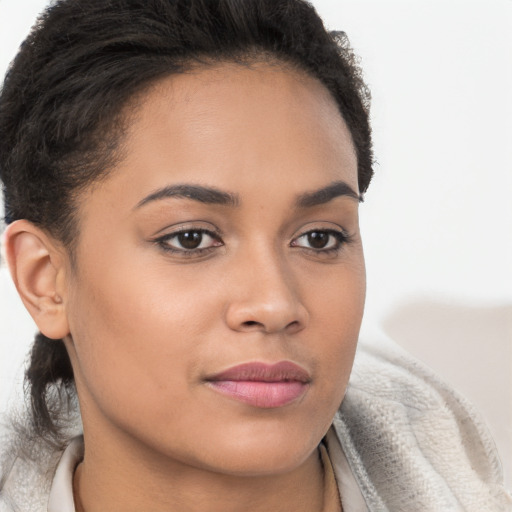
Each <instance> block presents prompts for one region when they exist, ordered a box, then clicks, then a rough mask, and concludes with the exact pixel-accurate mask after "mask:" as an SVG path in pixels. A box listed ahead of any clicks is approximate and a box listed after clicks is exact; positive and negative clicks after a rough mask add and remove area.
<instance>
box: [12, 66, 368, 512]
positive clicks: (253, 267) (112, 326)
mask: <svg viewBox="0 0 512 512" xmlns="http://www.w3.org/2000/svg"><path fill="white" fill-rule="evenodd" d="M125 148H126V155H125V158H123V160H122V161H121V162H120V163H119V164H118V165H117V166H116V167H115V168H114V170H113V171H112V172H111V174H110V175H109V177H108V178H107V179H106V180H105V181H103V182H102V183H101V184H100V185H96V186H94V187H91V188H90V189H89V190H88V191H87V192H86V193H85V194H84V196H83V197H82V198H81V201H80V205H79V218H80V239H79V242H78V249H77V254H76V257H77V262H78V263H77V265H76V269H73V268H72V267H71V265H70V261H69V257H68V255H67V252H66V251H65V249H63V248H62V247H61V246H60V245H59V244H58V243H57V242H55V241H54V240H52V239H51V238H50V237H48V236H47V235H46V234H45V233H44V232H43V231H41V230H39V229H38V228H36V227H34V226H33V225H31V224H30V223H28V222H26V221H18V222H16V223H14V224H12V225H11V226H10V227H9V229H8V231H7V238H6V240H7V252H8V256H9V264H10V268H11V272H12V274H13V277H14V280H15V283H16V284H17V287H18V290H19V291H20V294H21V296H22V298H23V300H24V302H25V304H26V306H27V308H28V309H29V311H30V312H31V313H32V316H33V317H34V319H35V320H36V322H37V324H38V326H39V328H40V329H41V331H42V332H43V333H45V334H46V335H47V336H50V337H53V338H64V339H65V342H66V347H67V349H68V351H69V354H70V357H71V361H72V364H73V369H74V372H75V379H76V385H77V390H78V395H79V400H80V405H81V411H82V416H83V422H84V435H85V446H86V451H85V459H84V462H83V463H82V464H81V465H80V466H79V469H78V470H77V472H76V475H75V489H76V500H77V506H78V509H79V510H85V511H87V512H95V511H104V510H109V511H124V512H129V511H140V510H151V511H155V512H156V511H162V512H163V511H180V512H184V511H191V512H192V511H205V510H208V511H212V512H213V511H223V512H230V511H237V512H241V511H253V512H256V511H268V510H274V511H280V510H283V511H285V510H286V511H288V510H294V511H298V512H300V511H304V512H305V511H315V512H317V511H318V510H321V507H322V499H323V496H322V485H323V484H322V471H321V466H320V463H319V459H318V454H317V445H318V443H319V442H320V440H321V439H322V437H323V436H324V434H325V433H326V431H327V429H328V428H329V425H330V423H331V421H332V418H333V416H334V413H335V411H336V409H337V408H338V406H339V404H340V403H341V400H342V398H343V395H344V392H345V389H346V385H347V381H348V378H349V374H350V370H351V367H352V363H353V358H354V352H355V347H356V343H357V337H358V333H359V327H360V322H361V318H362V313H363V304H364V295H365V271H364V259H363V251H362V245H361V240H360V235H359V226H358V202H357V200H356V199H354V198H352V197H349V196H346V195H345V196H340V197H336V198H333V199H332V200H330V201H328V202H326V203H325V204H321V205H317V206H313V207H307V208H296V206H295V202H296V200H297V198H298V197H299V196H301V195H302V194H304V193H308V192H312V191H315V190H318V189H321V188H324V187H326V186H328V185H330V184H331V183H332V182H335V181H343V182H345V183H346V184H348V185H349V186H350V187H352V189H353V190H354V191H355V192H356V193H358V189H357V160H356V156H355V152H354V147H353V143H352V141H351V137H350V134H349V132H348V129H347V127H346V125H345V123H344V121H343V120H342V118H341V116H340V114H339V113H338V110H337V107H336V104H335V103H334V101H333V100H332V98H331V97H330V95H329V93H328V92H327V91H326V89H325V88H324V87H323V86H322V85H321V84H320V83H319V82H317V81H316V80H314V79H312V78H310V77H308V76H305V75H303V74H301V73H298V72H296V71H292V70H290V69H288V68H286V67H278V66H270V65H268V64H254V65H253V66H252V67H250V68H248V67H242V66H238V65H234V64H221V65H217V66H215V67H211V68H206V69H205V68H203V69H198V70H196V71H195V72H193V73H189V74H186V75H179V76H173V77H170V78H166V79H164V80H161V81H160V82H159V83H157V84H156V85H155V86H153V87H152V88H151V89H150V90H149V91H148V93H147V94H146V96H145V98H144V99H143V101H142V103H141V105H140V106H139V107H138V110H137V116H136V119H135V120H134V121H133V122H132V125H131V126H130V127H129V130H128V133H127V135H126V141H125ZM183 183H187V184H194V185H202V186H209V187H215V188H216V189H219V190H222V191H227V192H229V193H232V194H236V195H237V196H238V200H239V203H238V205H237V206H232V205H218V204H215V205H212V204H206V203H201V202H198V201H195V200H192V199H188V198H177V197H173V198H165V199H160V200H155V201H151V202H149V203H147V204H145V205H143V206H141V207H139V208H137V207H136V206H137V205H138V204H139V203H140V201H141V200H142V199H144V198H145V197H147V196H148V195H149V194H151V193H152V192H154V191H155V190H157V189H160V188H162V187H166V186H169V185H176V184H183ZM182 228H186V229H189V230H198V229H207V230H209V231H212V232H213V233H215V236H212V237H209V236H205V235H203V242H202V246H201V247H202V248H204V250H203V251H202V252H198V251H194V250H192V251H191V250H188V252H187V250H186V249H183V247H182V246H180V245H179V240H178V239H177V237H174V238H172V239H171V238H169V239H168V240H167V241H166V242H161V243H160V244H159V243H157V242H155V239H157V238H159V237H161V236H162V235H165V234H169V235H170V234H173V233H176V231H177V230H181V229H182ZM311 230H316V231H322V230H323V231H322V232H323V233H327V235H326V236H327V238H328V243H327V246H326V248H327V249H328V248H329V247H330V248H331V250H329V251H328V250H326V249H322V248H320V249H319V248H314V247H312V246H311V243H310V238H308V236H307V235H305V234H306V233H308V232H309V231H311ZM331 231H334V232H340V231H345V232H347V233H348V234H349V235H350V238H351V242H350V243H338V242H337V240H336V238H335V237H334V236H332V235H330V232H331ZM165 243H167V246H168V245H169V244H172V247H174V248H175V249H177V250H178V251H179V252H167V251H165V250H164V248H163V247H164V246H165ZM282 360H289V361H293V362H295V363H297V364H299V365H300V366H302V367H303V368H304V369H306V370H307V371H308V372H309V374H310V375H311V382H310V383H309V385H308V389H307V391H306V393H305V394H304V395H303V396H302V397H300V398H299V399H298V400H295V401H294V402H292V403H290V404H288V405H286V406H283V407H278V408H274V409H265V408H263V409H262V408H257V407H253V406H251V405H248V404H244V403H241V402H239V401H237V400H234V399H232V398H230V397H226V396H224V395H221V394H219V393H218V392H216V391H214V390H212V389H211V388H210V387H209V386H208V385H207V383H206V382H205V380H204V379H205V377H206V376H208V375H211V374H214V373H217V372H220V371H222V370H225V369H226V368H229V367H231V366H234V365H238V364H240V363H245V362H250V361H261V362H266V363H274V362H277V361H282Z"/></svg>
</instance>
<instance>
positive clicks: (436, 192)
mask: <svg viewBox="0 0 512 512" xmlns="http://www.w3.org/2000/svg"><path fill="white" fill-rule="evenodd" d="M313 3H314V5H315V6H316V7H317V9H318V10H319V12H320V14H321V15H322V17H323V18H324V20H325V21H326V24H327V26H328V27H329V28H330V29H336V30H344V31H345V32H347V34H348V36H349V38H350V40H351V43H352V45H353V47H354V48H355V50H356V53H357V54H358V55H359V56H360V57H361V59H362V66H363V68H364V71H365V77H366V80H367V82H368V83H369V85H370V89H371V91H372V95H373V108H372V119H373V128H374V138H375V153H376V159H377V165H376V175H375V179H374V182H373V183H372V185H371V186H370V189H369V191H368V193H367V196H366V202H365V203H364V204H363V205H362V207H361V216H362V230H363V237H364V240H365V250H366V258H367V268H368V302H367V312H366V319H365V324H364V329H363V330H364V331H365V333H366V334H365V335H366V336H369V335H371V336H375V333H376V332H380V333H385V334H386V335H388V336H390V337H392V338H393V339H394V340H395V341H397V342H398V343H400V344H401V345H403V346H405V347H407V348H408V349H409V350H410V351H411V352H413V353H415V354H416V355H417V356H418V357H420V358H422V359H423V360H424V361H425V362H427V363H428V364H429V365H430V366H432V367H433V368H435V369H436V371H438V372H439V373H440V374H441V375H442V376H443V377H444V378H445V379H446V380H448V381H449V382H451V383H452V384H453V385H454V386H455V387H456V388H457V389H458V390H459V391H461V392H462V393H463V394H465V395H466V396H467V397H469V398H470V399H471V400H472V401H473V402H474V403H475V404H476V406H477V407H478V408H479V409H480V411H481V412H483V414H484V416H485V417H486V419H487V421H488V422H489V425H490V428H491V430H492V432H493V434H494V436H495V439H496V441H497V444H498V447H499V449H500V452H501V456H502V459H503V462H504V465H505V469H506V472H507V480H508V483H509V486H511V487H512V169H511V167H512V166H511V162H512V92H511V91H512V1H511V0H480V1H474V0H473V1H471V0H444V1H441V0H438V1H436V0H402V1H398V0H395V1H388V0H386V1H382V0H381V1H379V0H352V1H348V0H316V1H314V2H313ZM45 4H46V1H44V0H0V73H1V74H2V75H3V73H4V70H5V69H6V67H7V65H8V63H9V61H10V60H11V58H12V57H13V55H14V54H15V52H16V48H17V46H18V45H19V43H20V42H21V40H22V39H23V37H24V36H25V35H26V33H27V32H28V30H29V27H30V26H31V24H32V23H33V21H34V19H35V16H36V14H37V13H38V12H39V11H40V10H41V9H42V8H43V6H44V5H45ZM33 333H34V327H33V324H32V323H31V320H30V319H29V318H28V316H27V315H26V313H24V311H23V309H22V307H21V305H20V303H19V300H18V299H17V296H16V294H15V292H14V290H13V286H12V285H11V284H10V282H9V280H8V278H7V273H6V270H5V268H4V269H2V270H0V378H1V380H0V386H1V387H0V406H2V404H5V401H6V399H7V396H8V395H9V394H10V391H11V388H12V384H11V383H12V382H13V381H14V375H16V374H17V373H18V374H19V368H20V365H21V362H22V360H23V357H24V354H25V353H26V351H27V348H28V343H29V341H30V340H31V338H32V337H33ZM380 335H382V334H380ZM18 386H19V379H18Z"/></svg>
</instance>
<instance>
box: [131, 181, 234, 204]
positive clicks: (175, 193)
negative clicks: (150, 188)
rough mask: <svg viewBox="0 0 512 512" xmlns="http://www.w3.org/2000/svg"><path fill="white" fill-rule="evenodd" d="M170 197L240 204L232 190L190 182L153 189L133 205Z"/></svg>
mask: <svg viewBox="0 0 512 512" xmlns="http://www.w3.org/2000/svg"><path fill="white" fill-rule="evenodd" d="M170 197H178V198H185V199H192V200H193V201H198V202H200V203H206V204H219V205H223V206H232V207H236V206H238V205H239V204H240V200H239V198H238V195H237V194H233V193H232V192H226V191H224V190H219V189H217V188H213V187H205V186H203V185H190V184H186V183H184V184H178V185H169V186H167V187H163V188H159V189H158V190H155V191H154V192H152V193H151V194H149V195H148V196H146V197H145V198H144V199H142V200H141V201H139V202H138V203H137V205H136V206H135V209H137V208H140V207H141V206H144V205H146V204H148V203H150V202H152V201H158V200H160V199H168V198H170Z"/></svg>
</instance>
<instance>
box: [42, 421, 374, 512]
mask: <svg viewBox="0 0 512 512" xmlns="http://www.w3.org/2000/svg"><path fill="white" fill-rule="evenodd" d="M325 445H326V448H327V453H328V455H329V458H330V460H331V463H332V465H333V468H334V473H335V477H336V482H337V484H338V491H339V493H340V499H341V503H342V506H343V512H367V510H368V508H367V507H366V504H365V501H364V499H363V496H362V494H361V491H360V490H359V487H358V485H357V483H356V481H355V479H354V475H353V474H352V471H351V470H350V467H349V465H348V461H347V458H346V457H345V454H344V453H343V450H342V448H341V445H340V443H339V441H338V439H337V437H336V434H335V433H334V431H333V429H332V427H331V429H329V432H328V433H327V435H326V439H325ZM83 454H84V439H83V437H82V436H78V437H75V438H74V439H73V440H72V441H71V443H70V444H69V445H68V447H67V448H66V450H65V451H64V453H63V454H62V457H61V459H60V462H59V465H58V466H57V470H56V472H55V476H54V478H53V483H52V488H51V491H50V497H49V500H48V512H76V511H75V502H74V499H73V474H74V472H75V469H76V467H77V466H78V464H79V463H80V462H81V461H82V459H83ZM326 512H330V511H326Z"/></svg>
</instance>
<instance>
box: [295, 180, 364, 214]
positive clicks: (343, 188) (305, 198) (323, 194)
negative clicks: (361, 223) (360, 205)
mask: <svg viewBox="0 0 512 512" xmlns="http://www.w3.org/2000/svg"><path fill="white" fill-rule="evenodd" d="M340 196H346V197H350V198H352V199H355V200H356V201H357V202H362V201H363V196H362V195H360V194H358V193H357V192H356V191H355V190H354V189H353V188H352V187H351V186H350V185H349V184H348V183H345V182H344V181H335V182H333V183H331V184H329V185H327V186H326V187H323V188H320V189H318V190H314V191H312V192H305V193H304V194H301V195H300V196H299V197H298V198H297V200H296V202H295V206H296V208H311V207H313V206H319V205H322V204H325V203H328V202H329V201H332V200H333V199H335V198H336V197H340Z"/></svg>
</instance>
